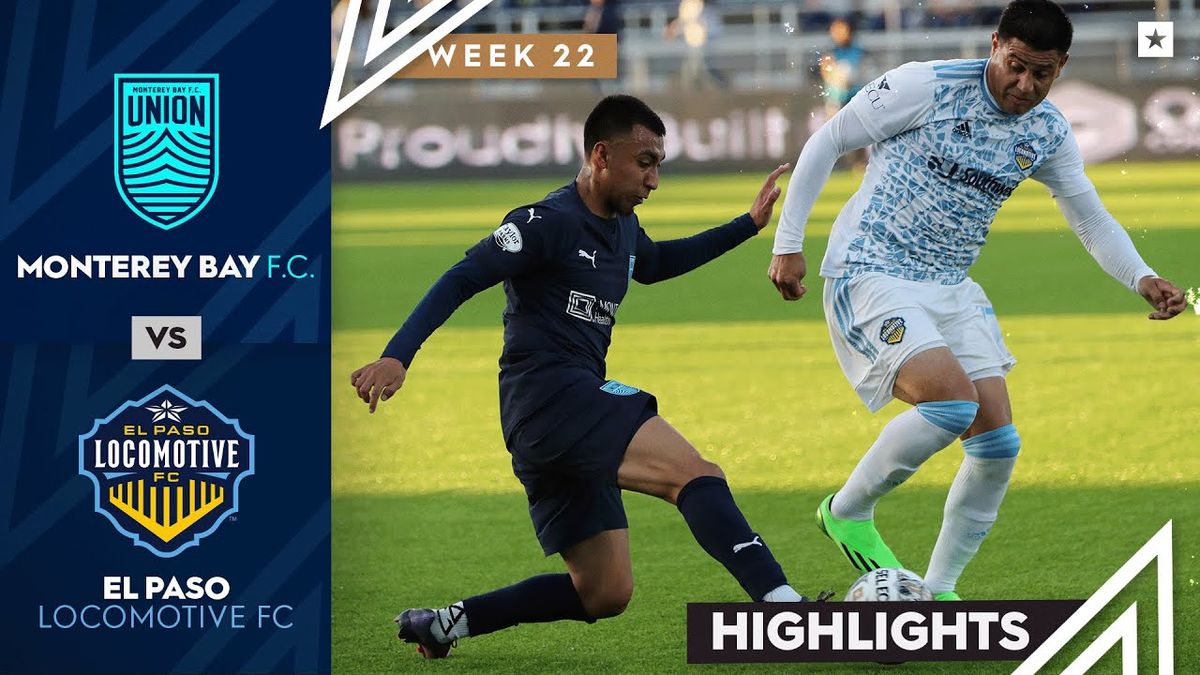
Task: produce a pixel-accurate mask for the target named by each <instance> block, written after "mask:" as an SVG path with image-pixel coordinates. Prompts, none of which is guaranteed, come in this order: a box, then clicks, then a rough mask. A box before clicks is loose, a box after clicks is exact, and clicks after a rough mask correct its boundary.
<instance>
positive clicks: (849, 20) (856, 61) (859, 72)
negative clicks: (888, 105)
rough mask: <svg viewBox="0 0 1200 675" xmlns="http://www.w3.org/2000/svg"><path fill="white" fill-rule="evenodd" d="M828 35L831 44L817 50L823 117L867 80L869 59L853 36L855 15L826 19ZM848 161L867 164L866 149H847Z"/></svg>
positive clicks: (858, 164)
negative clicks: (823, 107)
mask: <svg viewBox="0 0 1200 675" xmlns="http://www.w3.org/2000/svg"><path fill="white" fill-rule="evenodd" d="M829 38H830V40H832V42H833V47H831V48H829V49H826V50H825V51H823V52H821V53H820V56H819V58H818V60H817V73H818V75H819V76H820V78H821V95H822V96H824V97H825V116H826V117H825V119H829V118H831V117H833V116H834V115H836V114H837V112H838V111H839V110H841V109H842V108H843V107H844V106H845V105H846V104H847V103H849V102H850V99H852V98H854V95H855V94H857V93H858V90H859V89H861V88H862V85H863V83H864V82H865V81H866V73H867V72H869V71H868V68H869V67H870V65H871V64H870V63H869V61H868V57H867V50H865V49H863V48H862V46H861V45H859V44H858V41H857V40H856V39H855V19H854V18H853V17H838V18H836V19H834V20H833V21H831V22H830V23H829ZM841 161H845V162H846V163H847V164H848V165H850V166H852V167H854V168H856V169H860V170H861V169H863V168H865V167H866V165H867V151H866V149H865V148H859V149H858V150H854V151H852V152H850V153H847V155H846V156H845V158H842V159H839V162H841Z"/></svg>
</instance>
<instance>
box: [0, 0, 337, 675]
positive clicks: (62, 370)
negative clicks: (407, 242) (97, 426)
mask: <svg viewBox="0 0 1200 675" xmlns="http://www.w3.org/2000/svg"><path fill="white" fill-rule="evenodd" d="M328 31H329V5H328V4H327V3H291V2H283V1H282V0H276V1H273V2H272V1H266V0H255V1H252V2H238V1H234V0H206V1H205V2H198V1H197V0H166V1H162V2H100V3H98V2H87V1H83V2H35V1H32V0H14V1H13V2H4V3H0V34H2V36H3V37H2V38H0V53H3V54H4V56H5V59H4V63H5V65H4V67H3V68H2V69H0V77H2V78H3V79H2V84H0V91H2V92H3V93H2V97H0V299H2V302H3V308H4V320H3V321H2V322H0V380H2V381H3V382H4V387H3V389H0V391H2V392H3V393H2V394H0V412H2V415H3V425H2V428H0V575H2V578H3V587H4V589H5V601H4V603H3V606H2V608H0V617H2V624H0V626H2V634H3V635H4V643H5V645H6V648H5V649H4V650H3V651H0V671H4V672H20V673H31V672H50V673H61V672H121V673H128V672H168V671H177V672H275V671H299V672H328V670H329V668H330V654H329V650H330V640H329V574H330V572H329V569H330V564H329V443H328V440H327V439H328V438H329V421H328V420H329V381H328V375H327V373H328V367H329V315H330V312H329V274H328V270H329V195H330V176H329V150H330V146H329V134H328V132H327V131H321V130H318V123H319V120H320V113H321V109H322V106H323V104H324V96H325V85H326V83H327V82H328V78H329V56H328V52H327V51H325V49H324V45H326V44H328V42H327V40H328V36H329V33H328ZM118 74H138V75H157V74H176V75H187V74H204V75H217V76H218V77H219V96H218V106H219V113H218V117H217V129H216V130H215V131H216V133H215V138H216V144H217V147H218V164H219V173H218V180H217V184H216V188H215V192H214V193H213V196H212V198H211V200H210V201H209V202H208V203H207V205H205V206H204V208H203V209H202V210H200V211H199V212H198V213H197V214H196V215H195V216H194V217H192V218H191V219H190V220H188V221H187V222H186V223H183V224H180V225H179V226H178V227H175V228H171V229H161V228H159V227H156V226H155V225H154V224H152V223H150V222H147V221H146V220H144V219H142V218H141V217H139V216H138V215H137V214H135V213H134V211H133V210H132V209H131V208H130V207H129V206H127V205H126V203H125V202H124V201H123V199H122V197H121V196H120V194H119V193H118V190H117V187H116V184H115V181H114V171H115V165H114V156H113V152H114V147H113V146H114V114H113V113H114V76H115V75H118ZM100 255H112V256H126V255H128V256H151V255H175V256H179V257H183V256H192V260H191V263H190V266H189V267H188V268H187V270H186V273H185V274H184V275H183V278H149V279H147V278H99V277H100V276H102V273H101V272H100V271H99V268H93V270H92V275H93V276H92V277H91V278H88V277H87V276H84V275H82V274H81V273H79V274H76V276H75V278H72V277H71V276H70V275H69V274H68V275H66V276H63V278H48V277H43V278H40V279H39V278H33V275H31V274H30V275H26V277H25V278H18V275H19V266H18V259H23V260H25V261H33V260H36V259H37V258H39V257H41V258H43V259H44V260H48V259H49V258H50V257H52V256H62V260H70V259H71V257H72V256H74V257H75V258H76V259H80V260H83V259H87V256H100ZM202 255H207V256H213V259H214V260H217V261H220V263H221V265H220V268H221V271H222V272H223V274H222V275H221V276H220V278H201V274H200V267H199V256H202ZM256 255H257V256H260V258H259V259H258V261H257V263H256V264H254V265H253V266H252V267H251V270H250V271H249V272H248V271H247V268H246V266H244V265H242V263H241V262H240V261H241V260H243V259H242V258H240V257H239V256H245V257H246V258H245V259H246V260H251V259H253V257H254V256H256ZM230 256H233V258H232V261H233V264H232V265H228V266H227V265H226V263H228V262H229V261H230ZM269 256H281V257H280V258H275V259H273V260H274V261H275V262H279V261H284V262H285V263H286V262H287V261H289V260H292V261H294V266H293V269H292V272H295V274H288V273H281V272H280V270H279V269H278V268H277V269H273V270H271V269H269V262H268V261H269V260H270V259H269ZM297 256H301V257H297ZM47 269H51V267H47ZM235 270H238V271H237V272H236V273H235ZM269 272H273V274H272V273H269ZM111 274H112V270H111V268H109V271H108V272H106V273H103V276H106V277H107V276H111ZM118 274H120V272H118ZM171 276H173V275H171ZM131 316H188V317H194V316H199V317H201V318H202V322H203V344H202V352H203V356H202V358H201V359H200V360H175V361H162V360H137V361H134V360H131V352H130V336H131ZM196 337H199V336H198V335H193V338H196ZM164 349H165V348H164ZM164 385H169V386H170V387H172V388H174V389H175V390H178V391H179V392H180V393H182V394H184V395H186V396H187V397H189V398H190V399H192V400H194V401H196V402H204V401H206V402H207V403H208V404H209V405H211V406H212V407H213V408H215V409H216V410H217V411H219V412H220V413H221V414H222V415H223V416H224V417H226V418H229V419H236V420H237V421H238V423H239V424H240V426H241V428H242V429H243V430H244V431H245V432H246V433H247V434H251V435H253V436H254V438H255V461H254V474H253V475H250V476H247V477H245V478H244V479H243V480H241V481H240V484H239V486H238V489H237V491H238V494H237V507H238V510H237V513H234V514H232V515H230V516H229V517H228V518H226V519H225V520H223V521H222V522H221V523H220V525H219V526H218V527H217V528H216V529H215V530H213V531H212V532H211V533H210V534H208V535H207V536H205V537H204V538H202V539H200V540H199V543H198V544H197V545H195V546H191V547H189V548H186V549H185V550H181V551H179V552H178V554H177V555H174V556H173V557H160V556H159V555H158V554H155V553H154V552H151V551H149V550H147V549H146V548H143V547H140V546H135V544H134V542H133V540H132V539H130V538H129V537H127V536H125V535H124V534H122V533H121V532H119V531H118V530H117V528H116V527H114V524H113V523H112V522H110V520H109V518H108V517H106V516H105V515H103V514H101V513H98V512H97V511H96V504H97V502H98V500H97V495H96V494H95V488H94V487H93V484H92V481H91V480H89V479H88V478H85V477H83V476H81V475H79V468H80V450H79V447H80V444H79V436H80V435H81V434H86V433H87V432H89V430H91V428H92V426H93V422H94V420H97V419H101V418H105V417H107V416H109V415H110V414H111V413H113V412H114V411H116V410H117V409H118V408H119V407H120V406H121V405H122V404H124V403H125V402H126V401H135V400H138V399H141V398H144V397H146V396H147V395H149V394H151V393H152V392H154V391H156V390H158V389H159V388H160V387H163V386H164ZM150 403H151V404H156V405H157V404H159V403H161V402H159V401H157V399H156V400H155V401H151V402H150ZM139 414H141V415H144V416H145V418H146V419H147V421H148V420H149V419H150V417H149V416H150V415H151V414H152V413H151V411H143V412H139ZM177 414H178V415H179V416H180V418H181V420H182V423H183V424H184V425H186V424H187V423H188V420H189V419H195V418H189V417H188V415H189V414H190V413H189V412H188V411H181V412H179V413H177ZM161 423H163V424H170V423H171V419H170V418H166V417H164V418H163V419H162V420H161ZM229 496H232V495H229ZM192 534H194V533H193V532H186V533H185V534H184V535H181V536H191V535H192ZM105 577H114V578H116V579H117V581H116V582H113V583H114V584H115V585H114V586H113V587H112V588H120V589H123V590H122V594H123V595H126V596H127V597H126V598H125V599H105V597H104V595H105V593H104V585H105V584H104V578H105ZM147 577H161V578H162V579H163V580H164V581H169V580H170V579H171V578H172V577H176V578H178V580H179V581H180V582H181V583H183V584H184V586H183V588H182V590H183V591H184V593H189V592H190V591H189V589H188V588H187V586H186V580H187V579H188V578H189V577H198V578H200V579H203V580H205V581H206V582H209V581H211V580H214V579H215V578H217V577H221V578H223V579H224V580H225V581H226V582H227V595H225V594H224V593H223V592H222V587H221V586H220V584H219V583H218V584H217V585H215V586H211V587H210V590H211V591H213V592H212V593H211V594H205V593H203V591H202V592H201V593H200V595H199V597H195V596H193V597H186V596H185V597H182V598H181V597H170V598H163V597H161V596H162V595H163V593H161V592H160V593H158V594H157V595H158V596H159V597H156V598H154V599H150V600H148V599H146V598H145V595H144V593H145V584H146V578H147ZM125 589H127V590H128V591H132V592H133V593H137V594H138V595H139V598H138V599H132V598H129V597H128V596H129V593H126V592H125ZM110 590H111V589H110ZM110 594H111V593H110ZM213 596H223V597H220V598H219V599H217V598H214V597H213ZM89 607H94V609H88V608H89ZM132 613H139V614H140V616H141V617H142V621H141V622H140V623H139V624H138V625H136V626H132V625H131V624H132V623H135V621H134V620H133V619H131V614H132ZM148 615H152V618H151V619H150V621H152V622H153V627H150V626H149V625H147V624H146V623H145V621H146V619H145V617H146V616H148ZM239 617H240V618H239ZM85 624H87V625H85ZM89 625H90V626H95V627H88V626H89Z"/></svg>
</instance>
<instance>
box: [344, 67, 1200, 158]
mask: <svg viewBox="0 0 1200 675" xmlns="http://www.w3.org/2000/svg"><path fill="white" fill-rule="evenodd" d="M1194 88H1195V82H1189V81H1185V80H1181V81H1176V82H1169V81H1167V82H1164V81H1156V82H1154V83H1139V84H1136V85H1132V86H1121V87H1119V88H1118V87H1113V86H1111V85H1107V84H1103V83H1089V82H1083V81H1080V80H1070V79H1064V80H1063V81H1061V82H1059V83H1056V84H1055V87H1054V90H1053V91H1052V93H1051V95H1050V100H1051V101H1053V102H1054V104H1055V105H1057V106H1058V107H1059V108H1060V109H1061V110H1062V111H1063V114H1064V115H1066V117H1067V119H1069V120H1070V121H1071V123H1072V125H1073V127H1074V130H1075V134H1076V135H1077V136H1078V138H1079V140H1080V147H1081V150H1082V151H1083V155H1084V159H1085V160H1086V161H1088V162H1100V161H1113V160H1129V161H1159V160H1174V159H1186V158H1190V157H1193V156H1195V154H1196V153H1197V152H1198V151H1200V99H1198V98H1197V97H1196V96H1195V93H1194V91H1193V90H1194ZM457 96H458V94H457V93H456V92H455V91H454V90H452V89H448V88H445V87H441V88H430V89H427V90H422V92H421V93H420V95H418V96H414V97H412V98H411V99H410V100H404V101H403V102H400V103H376V102H373V101H371V100H366V101H364V102H362V103H361V104H359V105H357V106H355V107H354V109H353V110H351V111H349V112H347V113H346V114H344V115H343V116H342V117H340V118H339V119H338V120H337V121H336V122H335V123H334V134H333V148H334V149H333V168H334V176H335V179H336V180H338V181H381V180H390V179H405V178H429V177H434V176H437V177H445V178H456V177H490V176H495V175H496V173H495V172H496V171H503V175H505V176H509V177H520V176H549V175H557V174H561V173H562V172H564V171H569V170H570V169H571V168H572V167H575V166H577V165H578V164H579V162H580V158H581V152H582V150H581V146H582V142H581V141H580V132H581V129H582V126H583V120H584V118H585V117H586V116H587V111H588V110H590V109H591V106H592V105H593V104H594V103H595V101H594V100H593V99H594V96H592V94H591V92H588V91H586V90H584V91H583V92H580V93H576V94H573V95H569V96H568V95H562V94H554V93H547V94H539V95H537V96H532V97H530V98H528V99H518V100H502V101H496V100H491V101H479V102H477V103H474V104H472V105H470V106H456V105H454V101H455V99H456V98H457ZM645 99H646V101H647V102H648V103H650V104H651V105H652V106H653V107H654V108H655V109H656V110H657V111H660V112H661V113H662V115H663V121H664V122H666V124H667V136H666V139H665V142H666V150H667V157H668V166H669V167H670V169H671V171H673V172H674V171H679V172H692V173H699V172H704V171H741V170H748V169H750V168H753V167H759V166H763V165H764V164H763V163H764V162H766V163H770V162H772V161H777V162H778V161H791V160H793V159H795V157H794V156H793V155H795V154H796V153H795V148H798V147H801V146H802V145H803V144H804V141H805V140H806V139H807V138H808V136H809V134H810V133H811V131H812V130H813V128H814V125H815V124H817V123H819V121H820V120H822V119H824V103H823V102H822V101H821V100H820V99H819V98H818V97H815V96H811V95H807V94H796V95H785V94H780V93H764V94H762V95H756V96H755V97H754V99H753V100H752V101H750V100H747V99H746V98H745V97H742V96H737V97H717V96H711V95H707V94H687V93H684V94H682V95H679V94H674V95H671V96H655V95H652V94H651V95H647V96H646V97H645Z"/></svg>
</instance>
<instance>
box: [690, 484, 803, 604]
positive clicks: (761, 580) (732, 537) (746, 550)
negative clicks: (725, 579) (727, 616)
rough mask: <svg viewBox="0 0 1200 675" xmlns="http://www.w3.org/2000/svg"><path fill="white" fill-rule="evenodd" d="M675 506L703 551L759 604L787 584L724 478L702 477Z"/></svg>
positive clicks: (780, 569)
mask: <svg viewBox="0 0 1200 675" xmlns="http://www.w3.org/2000/svg"><path fill="white" fill-rule="evenodd" d="M675 505H676V507H677V508H678V509H679V512H680V513H682V514H683V519H684V520H686V521H687V524H688V527H689V528H691V530H692V536H694V537H695V538H696V541H697V542H699V543H700V546H701V548H703V549H704V550H705V551H707V552H708V554H709V555H710V556H712V557H713V558H716V560H717V562H719V563H721V564H722V565H724V566H725V569H727V570H729V573H730V574H732V575H733V578H735V579H737V581H738V583H739V584H741V585H742V588H744V589H745V590H746V592H747V593H749V594H750V599H751V600H753V601H755V602H758V601H761V600H762V599H763V596H764V595H766V594H767V593H769V592H771V591H772V590H774V589H776V588H778V587H779V586H782V585H784V584H786V583H787V577H786V576H785V575H784V573H783V568H782V567H780V566H779V563H778V562H777V561H776V560H775V556H774V555H772V554H771V550H770V549H768V548H767V545H766V543H765V542H763V540H762V538H761V537H760V536H759V535H758V533H756V532H754V531H753V530H751V529H750V524H749V523H747V522H746V517H745V516H743V515H742V512H741V510H739V509H738V506H737V504H736V503H734V501H733V494H732V493H730V492H729V484H728V483H726V482H725V479H724V478H717V477H716V476H701V477H699V478H696V479H694V480H692V481H691V482H690V483H688V484H687V485H685V486H683V489H682V490H680V491H679V496H678V497H676V498H675Z"/></svg>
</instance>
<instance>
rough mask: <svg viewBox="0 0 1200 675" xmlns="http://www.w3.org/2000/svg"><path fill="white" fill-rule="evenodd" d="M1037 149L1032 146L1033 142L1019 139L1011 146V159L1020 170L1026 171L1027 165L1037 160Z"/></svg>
mask: <svg viewBox="0 0 1200 675" xmlns="http://www.w3.org/2000/svg"><path fill="white" fill-rule="evenodd" d="M1037 158H1038V154H1037V150H1036V149H1035V148H1034V147H1033V143H1030V142H1029V141H1021V142H1020V143H1017V144H1016V145H1015V146H1013V159H1014V160H1016V162H1017V166H1018V167H1020V168H1021V170H1022V171H1028V170H1029V167H1031V166H1033V163H1034V162H1036V161H1037Z"/></svg>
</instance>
